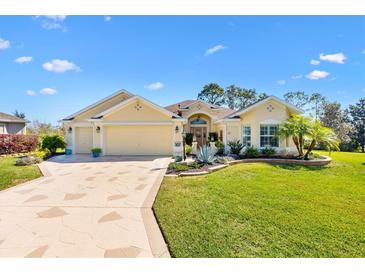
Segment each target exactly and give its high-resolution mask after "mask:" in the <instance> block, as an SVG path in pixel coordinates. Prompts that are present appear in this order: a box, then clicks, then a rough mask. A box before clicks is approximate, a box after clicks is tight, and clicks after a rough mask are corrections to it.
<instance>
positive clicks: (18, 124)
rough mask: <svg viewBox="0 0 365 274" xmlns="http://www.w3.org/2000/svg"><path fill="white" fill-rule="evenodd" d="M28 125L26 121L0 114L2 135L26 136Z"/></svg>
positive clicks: (0, 132)
mask: <svg viewBox="0 0 365 274" xmlns="http://www.w3.org/2000/svg"><path fill="white" fill-rule="evenodd" d="M27 123H28V121H27V120H25V119H21V118H19V117H16V116H14V115H10V114H7V113H4V112H0V134H26V132H27Z"/></svg>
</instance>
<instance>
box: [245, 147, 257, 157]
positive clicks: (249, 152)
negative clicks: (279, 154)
mask: <svg viewBox="0 0 365 274" xmlns="http://www.w3.org/2000/svg"><path fill="white" fill-rule="evenodd" d="M245 156H246V157H247V158H257V157H259V156H260V151H259V150H258V149H257V148H254V147H247V148H246V151H245Z"/></svg>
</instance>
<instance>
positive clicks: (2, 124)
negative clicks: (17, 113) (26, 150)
mask: <svg viewBox="0 0 365 274" xmlns="http://www.w3.org/2000/svg"><path fill="white" fill-rule="evenodd" d="M0 126H1V127H3V128H4V132H3V133H0V134H8V129H7V128H6V124H5V123H0Z"/></svg>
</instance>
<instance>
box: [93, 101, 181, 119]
mask: <svg viewBox="0 0 365 274" xmlns="http://www.w3.org/2000/svg"><path fill="white" fill-rule="evenodd" d="M136 100H141V101H142V102H144V103H145V104H147V105H149V106H150V107H152V108H153V109H155V110H157V111H159V112H161V113H163V114H165V115H167V116H169V117H170V118H173V117H175V118H179V117H178V116H177V115H176V114H175V113H173V112H170V111H168V110H167V109H164V108H162V107H160V106H158V105H156V104H154V103H152V102H151V101H149V100H147V99H145V98H143V97H141V96H138V95H135V96H133V97H131V98H128V99H127V100H124V101H122V102H120V103H119V104H116V105H115V106H113V107H111V108H109V109H107V110H105V111H103V112H100V113H98V114H96V115H94V117H96V118H97V117H101V116H103V117H104V116H108V115H110V114H112V113H114V112H116V111H117V110H120V109H122V108H123V107H125V106H127V105H129V104H131V103H132V102H134V101H136Z"/></svg>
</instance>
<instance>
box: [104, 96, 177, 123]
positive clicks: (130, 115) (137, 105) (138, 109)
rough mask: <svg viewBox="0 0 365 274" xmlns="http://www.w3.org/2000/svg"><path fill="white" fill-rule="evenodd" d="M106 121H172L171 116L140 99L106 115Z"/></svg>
mask: <svg viewBox="0 0 365 274" xmlns="http://www.w3.org/2000/svg"><path fill="white" fill-rule="evenodd" d="M104 121H108V122H136V121H171V116H169V115H167V114H164V113H162V112H160V111H157V110H156V109H154V108H152V107H151V106H149V105H147V104H145V103H144V102H143V101H141V100H138V101H135V102H132V103H130V104H128V105H127V106H125V107H123V108H122V109H120V110H118V111H116V112H114V113H111V114H110V115H106V116H105V117H104Z"/></svg>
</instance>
